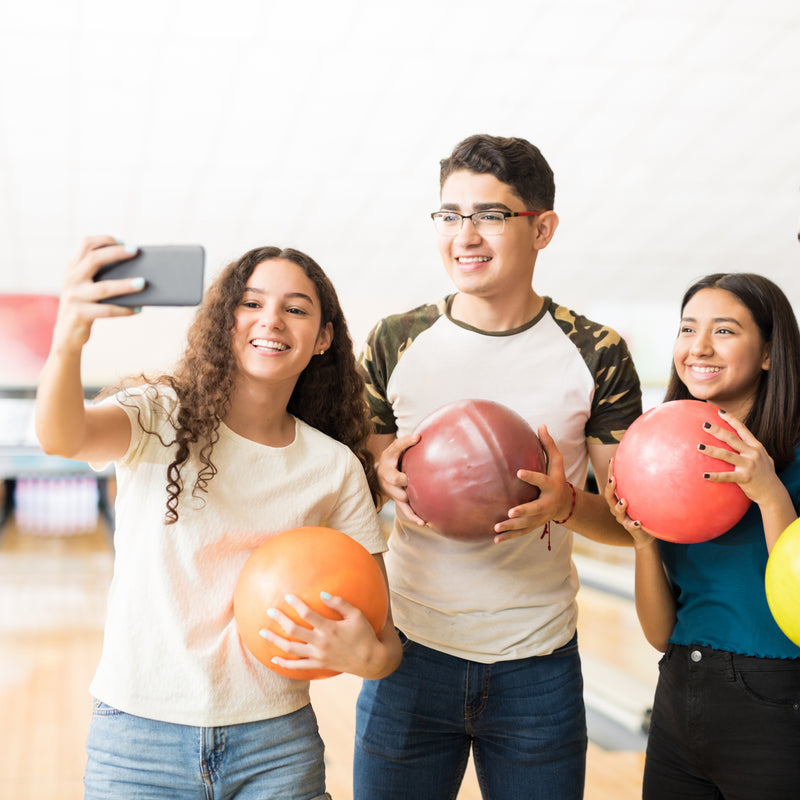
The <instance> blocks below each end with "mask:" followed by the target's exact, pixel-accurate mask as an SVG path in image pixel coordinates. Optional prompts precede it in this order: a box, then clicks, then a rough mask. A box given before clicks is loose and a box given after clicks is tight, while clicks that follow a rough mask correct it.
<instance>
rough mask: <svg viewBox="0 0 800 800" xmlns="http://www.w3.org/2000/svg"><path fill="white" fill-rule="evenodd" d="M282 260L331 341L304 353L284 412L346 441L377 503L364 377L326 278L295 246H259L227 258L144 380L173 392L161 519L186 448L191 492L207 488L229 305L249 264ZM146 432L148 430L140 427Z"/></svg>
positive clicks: (224, 395)
mask: <svg viewBox="0 0 800 800" xmlns="http://www.w3.org/2000/svg"><path fill="white" fill-rule="evenodd" d="M275 259H284V260H286V261H291V262H292V263H293V264H296V265H297V266H298V267H300V268H301V269H302V270H303V272H304V273H305V274H306V276H307V277H308V278H309V279H310V280H311V282H312V283H313V284H314V286H315V288H316V291H317V295H318V296H319V301H320V305H321V310H322V321H321V327H324V326H325V325H326V324H328V323H331V325H332V326H333V342H332V344H331V346H330V348H329V349H328V350H326V351H325V355H324V357H318V358H312V359H311V361H310V362H309V364H308V366H307V367H306V368H305V369H304V370H303V372H302V373H301V375H300V377H299V378H298V381H297V384H296V385H295V388H294V391H293V392H292V396H291V398H290V399H289V404H288V407H287V410H288V412H289V413H290V414H293V415H294V416H295V417H297V418H299V419H301V420H303V421H304V422H306V423H308V424H309V425H312V426H313V427H315V428H317V429H318V430H320V431H322V432H323V433H325V434H327V435H328V436H330V437H332V438H334V439H336V440H337V441H339V442H342V443H343V444H346V445H347V446H348V447H349V448H350V449H351V450H352V451H353V453H355V455H356V456H357V457H358V460H359V461H360V462H361V465H362V467H363V468H364V472H365V474H366V476H367V481H368V483H369V487H370V491H371V493H372V498H373V501H374V502H376V504H377V502H378V492H379V488H378V478H377V474H376V472H375V465H374V462H373V458H372V456H371V455H370V453H369V451H368V449H367V439H368V438H369V435H370V433H371V432H372V428H371V425H370V421H369V414H368V410H367V406H366V404H365V403H364V380H363V378H362V377H361V374H360V373H359V371H358V369H357V367H356V358H355V352H354V348H353V342H352V339H351V337H350V332H349V330H348V328H347V322H346V321H345V318H344V313H343V311H342V308H341V305H340V303H339V298H338V296H337V294H336V290H335V289H334V287H333V284H332V283H331V281H330V279H329V278H328V276H327V275H326V274H325V273H324V272H323V270H322V268H321V267H320V266H319V265H318V264H317V262H316V261H314V259H312V258H311V257H310V256H308V255H306V254H305V253H302V252H300V251H299V250H294V249H292V248H285V249H281V248H279V247H259V248H255V249H253V250H249V251H248V252H247V253H245V254H244V255H243V256H242V257H241V258H239V259H237V260H236V261H234V262H232V263H230V264H228V266H227V267H225V268H224V269H223V271H222V272H221V273H220V275H219V277H218V278H217V279H216V280H215V281H214V283H213V284H212V285H211V286H210V287H209V289H208V291H207V292H206V294H205V296H204V298H203V302H202V305H201V306H200V308H199V309H198V311H197V313H196V315H195V318H194V320H193V322H192V325H191V327H190V328H189V333H188V344H187V347H186V350H185V352H184V355H183V357H182V358H181V360H180V361H179V362H178V364H177V366H176V367H175V370H174V371H173V373H172V374H164V375H160V376H158V377H156V378H152V379H150V380H148V383H149V384H150V385H152V386H157V385H166V386H169V387H171V388H172V390H173V391H174V392H175V393H176V395H177V398H178V411H177V415H176V417H175V420H174V423H173V424H174V425H175V439H174V441H173V442H170V443H166V442H165V444H170V445H177V447H176V451H175V457H174V459H173V460H172V462H171V463H170V464H169V466H168V468H167V480H168V483H167V503H166V507H167V510H166V521H167V523H168V524H169V523H174V522H176V521H177V520H178V500H179V497H180V494H181V491H182V489H183V478H182V475H181V469H182V467H183V466H184V465H185V464H186V462H187V461H188V460H189V458H190V456H191V455H192V454H194V455H195V456H196V458H197V460H198V462H199V464H200V469H199V471H198V473H197V478H196V480H195V483H194V486H193V487H192V495H193V496H196V495H198V494H199V493H203V492H206V491H207V488H208V482H209V481H210V480H211V479H212V478H213V477H214V475H216V472H217V468H216V466H215V465H214V462H213V461H212V455H213V451H214V445H215V444H216V442H217V440H218V439H219V425H220V422H221V420H222V419H223V417H224V416H225V414H226V412H227V410H228V407H229V404H230V397H231V393H232V391H233V387H234V381H235V373H236V358H235V357H234V353H233V347H232V342H233V335H232V332H233V328H234V326H235V323H236V319H235V313H236V308H237V306H238V305H239V303H240V302H241V300H242V297H243V296H244V291H245V287H246V286H247V281H248V280H249V278H250V276H251V275H252V273H253V270H254V269H255V268H256V267H257V266H258V265H259V264H262V263H263V262H265V261H270V260H275ZM148 432H149V433H153V432H152V431H148Z"/></svg>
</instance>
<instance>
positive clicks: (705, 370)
mask: <svg viewBox="0 0 800 800" xmlns="http://www.w3.org/2000/svg"><path fill="white" fill-rule="evenodd" d="M691 370H692V372H701V373H703V374H709V373H712V372H719V371H720V368H719V367H692V368H691Z"/></svg>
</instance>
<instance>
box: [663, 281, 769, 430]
mask: <svg viewBox="0 0 800 800" xmlns="http://www.w3.org/2000/svg"><path fill="white" fill-rule="evenodd" d="M673 356H674V362H675V370H676V372H677V374H678V377H679V378H680V379H681V381H683V383H684V384H685V386H686V388H687V389H688V390H689V392H690V393H691V395H692V396H693V397H695V398H697V399H698V400H709V401H711V402H713V403H714V404H715V405H718V406H720V407H721V408H723V409H724V410H725V411H728V412H729V413H731V414H733V415H734V416H736V417H738V418H739V419H744V418H745V417H746V416H747V412H748V411H749V410H750V407H751V406H752V404H753V398H754V396H755V393H756V388H757V387H758V384H759V381H760V380H761V376H762V372H763V371H764V370H767V369H769V345H768V344H767V343H766V342H765V341H764V338H763V336H762V335H761V331H760V330H759V328H758V325H756V322H755V320H754V319H753V315H752V314H751V313H750V310H749V309H748V308H747V307H746V306H745V305H744V304H743V303H742V302H740V301H739V299H738V298H737V297H736V296H735V295H734V294H732V293H731V292H729V291H727V290H725V289H702V290H700V291H699V292H697V293H696V294H695V295H694V296H693V297H692V298H691V299H690V300H689V302H688V303H686V306H685V307H684V309H683V315H682V318H681V326H680V331H679V333H678V338H677V340H676V342H675V348H674V353H673Z"/></svg>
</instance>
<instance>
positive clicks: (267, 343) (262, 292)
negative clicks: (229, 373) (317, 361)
mask: <svg viewBox="0 0 800 800" xmlns="http://www.w3.org/2000/svg"><path fill="white" fill-rule="evenodd" d="M235 317H236V324H235V326H234V329H233V352H234V354H235V357H236V362H237V366H238V368H239V371H240V373H242V374H245V375H247V376H249V377H251V378H254V379H263V380H268V381H270V382H281V383H289V384H290V385H291V386H293V385H294V384H295V383H296V382H297V379H298V378H299V376H300V373H301V372H302V371H303V370H304V369H305V368H306V366H307V365H308V363H309V361H310V360H311V358H312V357H313V356H314V355H315V354H318V353H319V352H320V350H327V349H328V347H330V345H331V341H332V338H331V334H332V326H331V324H330V323H328V324H326V325H324V326H323V325H322V312H321V308H320V301H319V296H318V295H317V290H316V288H315V286H314V284H313V283H312V281H311V280H310V279H309V278H308V276H307V275H306V274H305V272H304V271H303V270H302V269H301V268H300V267H299V266H298V265H297V264H294V263H293V262H291V261H288V260H286V259H282V258H275V259H270V260H268V261H262V262H261V263H260V264H258V265H257V266H256V267H255V269H254V270H253V272H252V274H251V275H250V278H249V280H248V281H247V287H246V288H245V291H244V295H243V297H242V299H241V302H240V303H239V305H238V307H237V309H236V314H235Z"/></svg>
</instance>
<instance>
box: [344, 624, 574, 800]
mask: <svg viewBox="0 0 800 800" xmlns="http://www.w3.org/2000/svg"><path fill="white" fill-rule="evenodd" d="M401 639H402V640H403V642H404V644H403V647H404V651H403V662H402V663H401V665H400V667H399V668H398V669H397V670H396V671H395V672H394V673H392V674H391V675H389V676H388V677H386V678H383V679H381V680H379V681H364V685H363V687H362V689H361V694H360V695H359V698H358V705H357V712H356V743H355V763H354V800H376V799H377V798H380V800H404V799H405V798H408V800H454V798H455V797H456V796H457V794H458V789H459V786H460V785H461V781H462V779H463V777H464V770H465V768H466V765H467V761H468V759H469V753H470V748H472V753H473V758H474V759H475V770H476V773H477V776H478V782H479V784H480V787H481V792H482V793H483V796H484V797H488V798H492V800H539V799H541V800H580V798H582V797H583V784H584V777H585V768H586V746H587V737H586V715H585V710H584V705H583V678H582V676H581V665H580V656H579V655H578V643H577V637H575V638H573V640H572V641H571V642H569V643H568V644H567V645H565V646H564V647H562V648H560V649H559V650H556V651H555V652H554V653H553V654H551V655H549V656H541V657H535V658H525V659H519V660H516V661H501V662H497V663H495V664H479V663H477V662H474V661H466V660H464V659H461V658H456V657H454V656H450V655H445V654H444V653H440V652H438V651H436V650H431V649H430V648H427V647H423V646H422V645H420V644H417V643H415V642H411V641H409V640H408V639H406V638H405V637H404V636H402V634H401Z"/></svg>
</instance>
